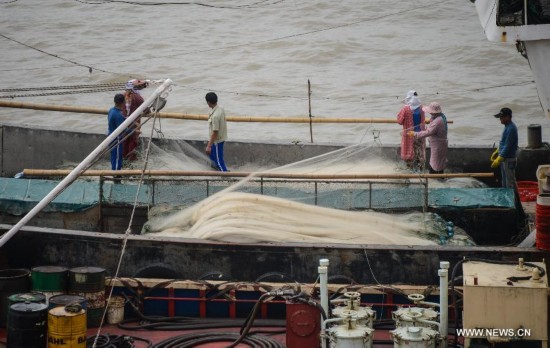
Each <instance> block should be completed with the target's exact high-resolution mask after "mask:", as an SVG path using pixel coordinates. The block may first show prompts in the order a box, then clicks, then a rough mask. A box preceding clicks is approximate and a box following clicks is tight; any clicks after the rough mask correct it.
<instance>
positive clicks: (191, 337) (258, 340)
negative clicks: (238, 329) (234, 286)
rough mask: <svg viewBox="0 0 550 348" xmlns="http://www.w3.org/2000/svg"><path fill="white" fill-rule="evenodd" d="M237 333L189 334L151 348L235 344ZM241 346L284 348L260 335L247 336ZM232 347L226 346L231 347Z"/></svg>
mask: <svg viewBox="0 0 550 348" xmlns="http://www.w3.org/2000/svg"><path fill="white" fill-rule="evenodd" d="M240 336H241V335H239V334H238V333H220V332H211V331H207V332H201V333H191V334H185V335H181V336H176V337H172V338H169V339H167V340H164V341H162V342H159V343H157V344H155V345H154V346H153V348H187V347H196V346H198V345H201V344H206V343H212V342H235V341H237V340H239V339H240V338H241V337H240ZM240 342H241V343H243V344H246V345H248V346H249V347H257V348H284V347H285V346H284V345H283V344H282V343H280V342H278V341H276V340H274V339H272V338H270V337H266V336H262V335H252V336H247V337H244V338H242V339H241V341H240ZM231 346H232V345H230V346H228V347H231Z"/></svg>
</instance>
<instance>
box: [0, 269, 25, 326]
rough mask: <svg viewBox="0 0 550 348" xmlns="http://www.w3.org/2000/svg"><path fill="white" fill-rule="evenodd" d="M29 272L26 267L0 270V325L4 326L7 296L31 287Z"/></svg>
mask: <svg viewBox="0 0 550 348" xmlns="http://www.w3.org/2000/svg"><path fill="white" fill-rule="evenodd" d="M30 275H31V272H29V270H27V269H3V270H0V327H6V321H7V318H8V297H9V296H10V295H13V294H18V293H21V292H27V291H29V290H30V289H31V278H30Z"/></svg>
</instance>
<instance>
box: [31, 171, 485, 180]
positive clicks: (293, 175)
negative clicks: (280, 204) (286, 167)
mask: <svg viewBox="0 0 550 348" xmlns="http://www.w3.org/2000/svg"><path fill="white" fill-rule="evenodd" d="M70 172H71V171H70V170H66V169H23V177H36V176H41V177H44V176H50V177H51V176H66V175H67V174H68V173H70ZM141 172H142V171H141V170H138V169H123V170H90V169H89V170H86V171H84V172H83V173H82V174H81V176H121V177H122V176H140V175H141ZM252 174H255V175H256V177H258V178H281V179H425V178H430V179H446V178H490V177H493V176H494V173H447V174H395V173H390V174H364V173H349V174H302V173H271V172H258V173H252V172H218V171H184V170H153V169H148V170H146V171H145V175H149V176H220V177H230V178H231V177H236V178H239V177H240V178H242V177H247V176H249V175H252Z"/></svg>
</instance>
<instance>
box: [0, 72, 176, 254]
mask: <svg viewBox="0 0 550 348" xmlns="http://www.w3.org/2000/svg"><path fill="white" fill-rule="evenodd" d="M171 85H172V80H170V79H166V80H165V81H164V83H163V84H162V85H160V86H159V87H158V88H157V89H156V90H155V91H154V92H153V94H151V96H150V97H149V98H147V100H145V101H144V103H143V104H141V105H140V106H139V107H138V108H137V109H136V111H134V112H133V113H132V114H131V115H130V116H128V118H126V120H125V121H124V122H123V123H122V124H121V125H120V126H119V127H118V128H117V129H115V131H114V132H113V133H112V134H110V135H109V136H108V137H107V138H105V140H103V141H102V142H101V144H99V145H98V147H96V148H95V150H93V151H92V152H91V153H90V154H89V155H88V156H87V157H86V158H85V159H84V160H83V161H82V162H80V164H79V165H78V166H76V167H75V168H74V169H73V170H72V171H71V172H70V173H69V174H68V175H67V176H66V177H65V178H64V179H63V180H61V181H60V182H59V183H58V184H57V186H55V187H54V188H53V189H52V190H51V191H50V193H48V194H47V195H46V197H44V198H42V200H41V201H40V202H38V204H37V205H36V206H35V207H34V208H32V209H31V210H30V211H29V212H28V213H27V214H26V215H25V216H23V218H22V219H21V220H19V222H18V223H17V224H15V225H14V226H13V227H12V228H11V229H10V230H9V231H8V232H6V233H5V234H4V235H2V237H0V247H2V246H3V245H4V244H6V242H7V241H8V240H9V239H10V238H11V237H12V236H13V235H14V234H15V233H17V231H19V230H20V229H21V227H23V226H25V224H26V223H27V222H29V221H30V220H31V219H32V218H33V217H34V216H35V215H36V214H38V213H39V212H40V211H41V210H42V209H44V207H46V206H47V205H48V204H49V203H50V202H51V201H53V200H54V199H55V197H57V195H59V194H60V193H61V192H62V191H63V190H64V189H65V188H66V187H67V186H69V185H70V184H71V183H72V182H73V181H74V180H75V179H76V178H78V177H79V176H80V175H81V174H82V172H83V171H84V169H85V168H86V167H88V166H89V165H90V164H91V163H92V162H93V161H94V160H95V159H96V158H97V156H99V155H100V154H101V153H103V151H104V149H106V148H108V147H109V144H111V142H112V141H113V140H115V139H116V138H117V137H118V136H119V135H120V134H121V133H122V132H124V131H126V128H128V126H130V125H131V124H132V123H133V122H134V121H135V120H136V119H137V118H138V117H139V116H140V115H141V113H142V112H143V111H144V110H145V109H146V108H148V107H149V105H150V104H151V102H153V101H154V100H155V99H156V98H157V97H159V96H161V95H162V94H164V93H166V92H167V90H168V88H169V87H170V86H171Z"/></svg>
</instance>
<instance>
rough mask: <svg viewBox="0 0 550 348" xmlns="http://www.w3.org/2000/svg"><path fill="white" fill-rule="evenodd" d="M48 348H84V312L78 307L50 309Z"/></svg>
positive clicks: (69, 306)
mask: <svg viewBox="0 0 550 348" xmlns="http://www.w3.org/2000/svg"><path fill="white" fill-rule="evenodd" d="M48 348H86V310H84V309H83V308H82V307H80V306H78V305H68V306H65V307H55V308H52V309H50V310H49V312H48Z"/></svg>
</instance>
